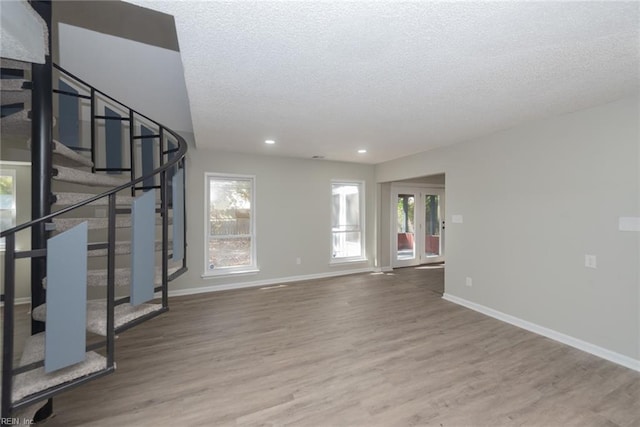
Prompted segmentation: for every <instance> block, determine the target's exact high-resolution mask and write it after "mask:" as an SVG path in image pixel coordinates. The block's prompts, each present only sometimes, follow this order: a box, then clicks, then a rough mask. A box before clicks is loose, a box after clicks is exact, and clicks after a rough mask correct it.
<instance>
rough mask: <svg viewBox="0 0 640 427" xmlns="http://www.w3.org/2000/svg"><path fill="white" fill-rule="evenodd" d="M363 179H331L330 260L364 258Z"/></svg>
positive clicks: (359, 259) (340, 260) (356, 259)
mask: <svg viewBox="0 0 640 427" xmlns="http://www.w3.org/2000/svg"><path fill="white" fill-rule="evenodd" d="M363 187H364V183H363V182H337V181H336V182H333V183H332V184H331V205H332V214H331V232H332V241H333V244H332V261H333V262H344V261H361V260H364V259H365V257H364V239H363V236H362V224H363V223H364V220H363V219H364V207H363V206H364V204H363V201H364V194H363V191H362V189H363Z"/></svg>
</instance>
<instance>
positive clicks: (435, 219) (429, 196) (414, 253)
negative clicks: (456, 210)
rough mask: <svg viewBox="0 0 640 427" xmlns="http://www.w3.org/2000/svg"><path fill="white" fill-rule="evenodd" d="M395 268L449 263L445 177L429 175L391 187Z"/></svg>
mask: <svg viewBox="0 0 640 427" xmlns="http://www.w3.org/2000/svg"><path fill="white" fill-rule="evenodd" d="M391 189H392V191H391V193H392V194H391V238H390V243H391V246H392V247H391V266H392V267H393V268H397V267H408V266H416V265H422V264H433V263H443V262H444V260H445V250H444V249H445V234H444V232H445V221H444V219H445V175H444V174H437V175H429V176H424V177H420V178H414V179H409V180H404V181H397V182H393V183H392V185H391Z"/></svg>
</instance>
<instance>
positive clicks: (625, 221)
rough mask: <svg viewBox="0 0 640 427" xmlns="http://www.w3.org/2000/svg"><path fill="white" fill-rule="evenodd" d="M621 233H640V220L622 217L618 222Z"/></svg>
mask: <svg viewBox="0 0 640 427" xmlns="http://www.w3.org/2000/svg"><path fill="white" fill-rule="evenodd" d="M618 228H619V229H620V231H640V218H637V217H631V216H628V217H624V216H621V217H620V218H619V220H618Z"/></svg>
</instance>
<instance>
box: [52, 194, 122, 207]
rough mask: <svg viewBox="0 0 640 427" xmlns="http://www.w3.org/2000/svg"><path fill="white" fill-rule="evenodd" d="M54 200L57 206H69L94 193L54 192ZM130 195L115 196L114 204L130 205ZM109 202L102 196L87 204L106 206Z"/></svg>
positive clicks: (88, 197)
mask: <svg viewBox="0 0 640 427" xmlns="http://www.w3.org/2000/svg"><path fill="white" fill-rule="evenodd" d="M55 196H56V202H55V203H54V204H55V205H59V206H71V205H75V204H76V203H80V202H83V201H85V200H87V199H90V198H91V197H93V196H95V194H91V193H70V192H59V193H55ZM133 199H134V198H133V197H132V196H116V205H118V206H130V205H131V203H132V202H133ZM108 204H109V198H108V197H103V198H101V199H98V200H96V201H95V202H92V203H89V206H107V205H108Z"/></svg>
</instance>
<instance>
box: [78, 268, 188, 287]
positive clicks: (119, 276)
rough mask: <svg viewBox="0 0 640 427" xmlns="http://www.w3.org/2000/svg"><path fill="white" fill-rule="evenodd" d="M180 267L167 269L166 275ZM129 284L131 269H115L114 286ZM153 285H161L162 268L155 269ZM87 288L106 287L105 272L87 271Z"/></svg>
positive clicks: (104, 270)
mask: <svg viewBox="0 0 640 427" xmlns="http://www.w3.org/2000/svg"><path fill="white" fill-rule="evenodd" d="M179 269H180V267H169V268H168V271H167V273H168V275H169V276H170V275H172V274H173V273H175V272H176V271H178V270H179ZM130 283H131V269H130V268H116V274H115V285H116V286H128V285H129V284H130ZM154 284H155V285H161V284H162V267H156V271H155V277H154ZM87 285H88V286H106V285H107V270H106V269H103V270H89V272H88V274H87Z"/></svg>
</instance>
